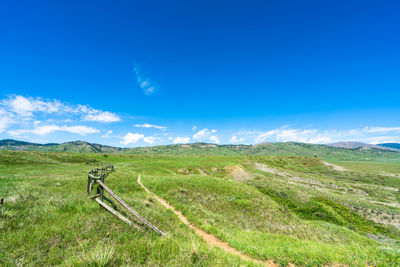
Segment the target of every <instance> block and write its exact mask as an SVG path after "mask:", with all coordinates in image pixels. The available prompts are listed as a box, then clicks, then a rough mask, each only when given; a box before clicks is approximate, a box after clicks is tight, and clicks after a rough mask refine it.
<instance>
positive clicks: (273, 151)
mask: <svg viewBox="0 0 400 267" xmlns="http://www.w3.org/2000/svg"><path fill="white" fill-rule="evenodd" d="M0 150H22V151H42V152H44V151H48V152H77V153H126V154H154V155H202V156H204V155H248V156H310V157H320V158H326V159H332V160H362V161H364V160H381V161H382V160H400V150H397V149H394V148H387V147H384V146H382V147H381V146H375V145H367V144H363V143H351V142H345V143H343V144H342V145H338V144H336V145H334V144H331V145H317V144H306V143H298V142H285V143H282V142H281V143H279V142H278V143H262V144H257V145H216V144H209V143H192V144H173V145H162V146H151V147H133V148H120V147H112V146H106V145H101V144H93V143H88V142H84V141H75V142H67V143H62V144H53V143H52V144H35V143H29V142H23V141H17V140H11V139H6V140H1V141H0Z"/></svg>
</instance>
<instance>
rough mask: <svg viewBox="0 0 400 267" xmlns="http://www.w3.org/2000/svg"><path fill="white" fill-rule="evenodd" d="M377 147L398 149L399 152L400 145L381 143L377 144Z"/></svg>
mask: <svg viewBox="0 0 400 267" xmlns="http://www.w3.org/2000/svg"><path fill="white" fill-rule="evenodd" d="M377 146H381V147H390V148H394V149H399V150H400V143H383V144H377Z"/></svg>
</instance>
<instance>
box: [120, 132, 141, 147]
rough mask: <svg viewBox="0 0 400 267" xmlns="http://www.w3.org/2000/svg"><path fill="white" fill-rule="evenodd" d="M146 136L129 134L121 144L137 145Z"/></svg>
mask: <svg viewBox="0 0 400 267" xmlns="http://www.w3.org/2000/svg"><path fill="white" fill-rule="evenodd" d="M143 138H144V135H143V134H138V133H127V134H126V135H125V136H124V137H123V138H122V139H123V140H122V141H121V144H124V145H128V144H132V143H133V144H136V143H137V141H139V140H140V139H143Z"/></svg>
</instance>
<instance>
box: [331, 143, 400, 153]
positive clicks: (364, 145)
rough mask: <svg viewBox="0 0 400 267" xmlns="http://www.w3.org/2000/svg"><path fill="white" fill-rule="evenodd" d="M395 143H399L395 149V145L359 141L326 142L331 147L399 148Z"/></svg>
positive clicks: (394, 149)
mask: <svg viewBox="0 0 400 267" xmlns="http://www.w3.org/2000/svg"><path fill="white" fill-rule="evenodd" d="M397 145H399V148H397V149H396V147H393V146H385V145H384V144H377V145H372V144H366V143H361V142H337V143H332V144H328V146H331V147H340V148H346V149H354V148H364V149H368V148H375V149H382V150H391V151H397V150H399V149H400V144H397Z"/></svg>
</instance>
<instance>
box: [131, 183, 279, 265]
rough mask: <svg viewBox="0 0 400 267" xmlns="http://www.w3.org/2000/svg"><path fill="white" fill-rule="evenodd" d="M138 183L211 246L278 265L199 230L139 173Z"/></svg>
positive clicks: (267, 263)
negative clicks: (148, 186)
mask: <svg viewBox="0 0 400 267" xmlns="http://www.w3.org/2000/svg"><path fill="white" fill-rule="evenodd" d="M137 182H138V184H139V185H140V186H141V187H142V188H143V189H144V190H146V192H147V193H149V194H151V195H152V196H153V197H155V198H156V199H157V201H158V202H160V203H161V205H163V206H164V207H166V208H167V209H170V210H172V211H173V212H174V213H175V214H176V215H177V216H178V217H179V219H180V220H181V221H182V222H183V223H184V224H186V225H187V226H188V227H189V228H190V229H192V230H193V231H194V232H195V233H196V235H198V236H199V237H201V238H202V239H203V240H204V241H206V242H207V244H209V245H212V246H216V247H219V248H221V249H223V250H224V251H226V252H229V253H232V254H235V255H238V256H240V257H241V258H242V259H244V260H248V261H252V262H254V263H257V264H263V265H264V266H268V267H275V266H278V265H276V264H275V263H274V261H273V260H268V261H265V262H263V261H261V260H257V259H254V258H251V257H250V256H248V255H246V254H243V253H242V252H240V251H239V250H236V249H235V248H233V247H232V246H231V245H229V244H228V243H227V242H224V241H222V240H221V239H219V238H217V237H215V236H214V235H212V234H209V233H206V232H204V231H203V230H200V229H199V228H198V227H196V226H194V225H193V224H192V223H190V222H189V221H188V219H187V218H186V217H185V216H184V215H183V214H182V212H180V211H178V210H176V209H175V208H174V207H173V206H171V205H170V204H169V203H168V202H167V201H165V200H164V199H162V198H160V197H159V196H157V195H156V194H154V193H152V192H151V191H150V190H149V189H147V188H146V187H145V186H144V185H143V184H142V182H141V181H140V175H139V176H138V179H137Z"/></svg>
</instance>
